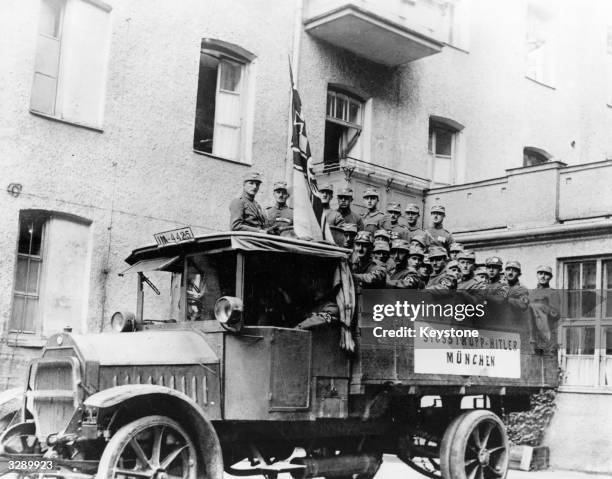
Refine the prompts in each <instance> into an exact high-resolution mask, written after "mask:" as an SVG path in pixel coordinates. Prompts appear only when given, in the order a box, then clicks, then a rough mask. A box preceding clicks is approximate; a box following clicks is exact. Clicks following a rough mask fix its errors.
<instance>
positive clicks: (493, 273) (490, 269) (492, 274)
mask: <svg viewBox="0 0 612 479" xmlns="http://www.w3.org/2000/svg"><path fill="white" fill-rule="evenodd" d="M487 274H488V275H489V279H490V280H497V279H499V275H500V274H501V268H500V267H498V266H487Z"/></svg>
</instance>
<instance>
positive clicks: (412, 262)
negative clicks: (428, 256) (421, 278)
mask: <svg viewBox="0 0 612 479" xmlns="http://www.w3.org/2000/svg"><path fill="white" fill-rule="evenodd" d="M420 262H421V258H420V256H417V255H412V256H409V257H408V266H410V267H411V268H414V269H417V268H418V267H419V263H420Z"/></svg>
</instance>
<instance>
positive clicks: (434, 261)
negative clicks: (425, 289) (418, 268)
mask: <svg viewBox="0 0 612 479" xmlns="http://www.w3.org/2000/svg"><path fill="white" fill-rule="evenodd" d="M429 261H430V262H431V266H432V268H433V270H434V273H436V274H438V273H440V272H441V271H442V270H443V269H444V267H445V266H446V258H445V257H444V256H438V257H435V258H429Z"/></svg>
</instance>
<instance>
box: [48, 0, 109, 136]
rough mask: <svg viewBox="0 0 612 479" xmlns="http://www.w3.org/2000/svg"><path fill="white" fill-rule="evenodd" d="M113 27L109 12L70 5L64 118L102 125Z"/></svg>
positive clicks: (64, 40) (62, 85) (81, 4)
mask: <svg viewBox="0 0 612 479" xmlns="http://www.w3.org/2000/svg"><path fill="white" fill-rule="evenodd" d="M110 27H111V24H110V10H109V9H106V8H103V7H102V6H98V5H94V4H93V3H90V2H86V1H71V2H69V3H68V6H67V9H66V14H65V17H64V34H63V37H62V55H61V63H60V66H61V71H62V75H61V78H60V94H59V95H58V106H59V105H61V110H60V113H61V118H62V119H64V120H67V121H74V122H77V123H85V124H88V125H92V126H95V127H101V126H102V120H103V116H104V96H105V89H106V76H107V75H106V70H107V63H108V52H109V43H110V41H109V40H110Z"/></svg>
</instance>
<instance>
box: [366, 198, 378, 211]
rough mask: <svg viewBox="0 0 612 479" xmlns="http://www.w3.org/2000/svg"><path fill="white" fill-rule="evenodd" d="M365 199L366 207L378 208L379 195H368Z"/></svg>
mask: <svg viewBox="0 0 612 479" xmlns="http://www.w3.org/2000/svg"><path fill="white" fill-rule="evenodd" d="M364 200H365V204H366V208H367V209H369V210H373V209H375V208H376V205H378V197H377V196H366V197H365V198H364Z"/></svg>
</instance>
